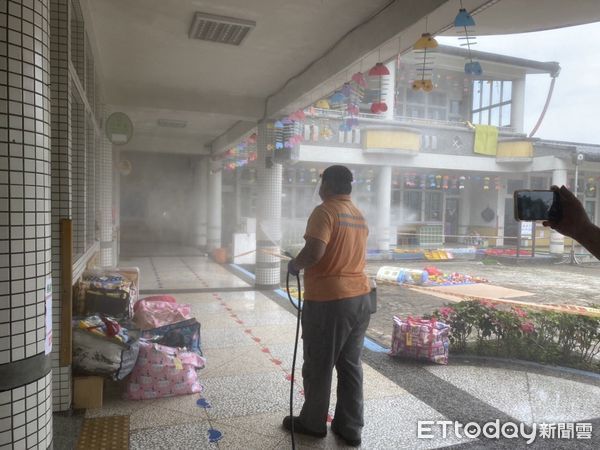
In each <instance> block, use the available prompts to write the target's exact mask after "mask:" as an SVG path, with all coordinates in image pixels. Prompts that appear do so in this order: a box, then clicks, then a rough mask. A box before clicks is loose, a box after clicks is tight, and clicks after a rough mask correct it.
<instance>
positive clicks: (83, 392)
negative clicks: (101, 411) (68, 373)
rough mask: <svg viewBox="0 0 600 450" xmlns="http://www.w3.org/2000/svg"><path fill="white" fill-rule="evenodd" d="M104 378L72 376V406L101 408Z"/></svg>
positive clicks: (76, 407) (77, 407) (75, 407)
mask: <svg viewBox="0 0 600 450" xmlns="http://www.w3.org/2000/svg"><path fill="white" fill-rule="evenodd" d="M103 392H104V378H102V377H94V376H90V377H73V408H74V409H82V408H83V409H89V408H102V395H103Z"/></svg>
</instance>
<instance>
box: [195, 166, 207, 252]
mask: <svg viewBox="0 0 600 450" xmlns="http://www.w3.org/2000/svg"><path fill="white" fill-rule="evenodd" d="M195 169H196V170H195V174H194V177H195V178H194V201H195V202H196V214H195V220H194V225H193V226H194V233H193V236H194V237H193V241H194V242H193V245H195V246H196V247H198V248H205V247H206V243H207V231H208V211H207V210H208V159H207V157H205V156H201V157H200V158H199V159H197V160H196V167H195Z"/></svg>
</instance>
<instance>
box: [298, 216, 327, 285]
mask: <svg viewBox="0 0 600 450" xmlns="http://www.w3.org/2000/svg"><path fill="white" fill-rule="evenodd" d="M332 229H333V219H332V217H331V214H330V213H329V212H328V211H327V210H325V209H324V208H322V207H317V208H315V210H314V211H313V212H312V214H311V215H310V217H309V218H308V223H307V224H306V233H305V235H304V239H305V241H306V243H305V244H304V247H303V248H302V250H300V253H298V256H297V257H296V258H294V259H292V260H291V261H290V262H289V263H288V272H289V273H290V274H291V275H298V272H300V271H301V270H303V269H306V268H308V267H311V266H314V265H315V264H316V263H318V262H319V261H320V260H321V258H322V257H323V255H324V254H325V250H326V248H327V243H328V242H329V239H330V237H331V232H332Z"/></svg>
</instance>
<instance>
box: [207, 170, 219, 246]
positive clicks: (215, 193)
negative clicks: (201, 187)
mask: <svg viewBox="0 0 600 450" xmlns="http://www.w3.org/2000/svg"><path fill="white" fill-rule="evenodd" d="M221 174H222V172H221V171H220V170H217V171H212V170H211V171H210V172H209V175H208V237H207V241H206V243H207V248H208V250H214V249H216V248H219V247H221V208H222V205H221V197H222V195H221V193H222V187H221V178H222V177H221Z"/></svg>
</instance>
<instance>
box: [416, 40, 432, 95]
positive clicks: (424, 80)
mask: <svg viewBox="0 0 600 450" xmlns="http://www.w3.org/2000/svg"><path fill="white" fill-rule="evenodd" d="M437 46H438V42H437V41H436V40H435V38H434V37H433V36H432V35H431V34H430V33H423V34H422V35H421V37H420V38H419V40H418V41H417V42H415V45H413V50H415V53H416V54H417V55H422V58H420V61H419V63H418V67H417V76H418V78H417V79H416V80H414V81H413V82H412V88H413V90H415V91H418V90H421V89H422V90H423V91H425V92H431V91H432V90H433V82H432V81H431V74H432V72H433V58H432V56H431V52H429V54H428V50H432V49H434V48H436V47H437Z"/></svg>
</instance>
